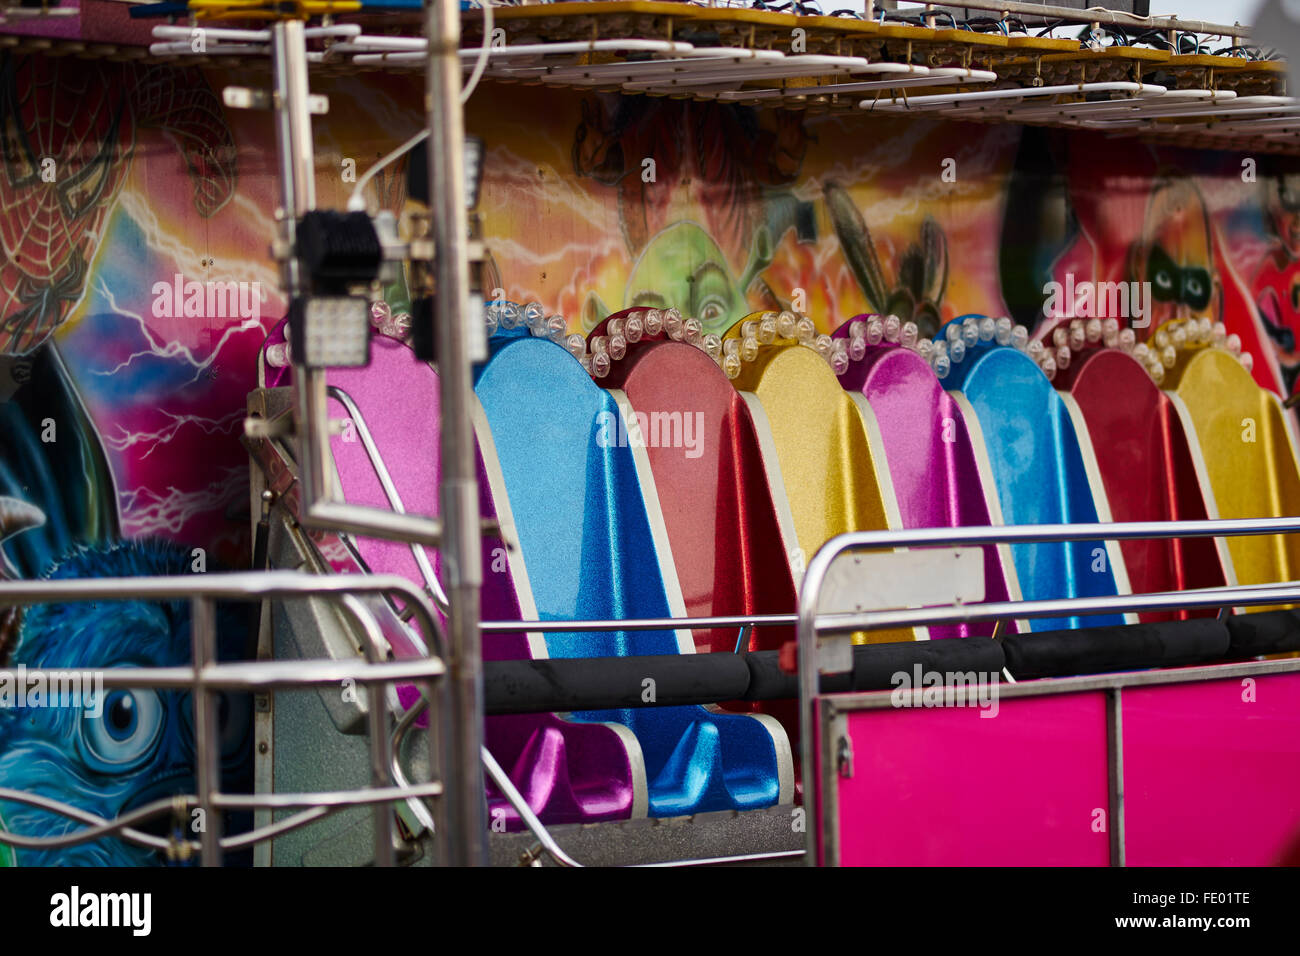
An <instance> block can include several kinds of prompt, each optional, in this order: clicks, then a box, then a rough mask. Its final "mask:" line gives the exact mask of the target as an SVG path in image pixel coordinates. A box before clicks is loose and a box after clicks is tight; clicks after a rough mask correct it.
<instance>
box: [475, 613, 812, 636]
mask: <svg viewBox="0 0 1300 956" xmlns="http://www.w3.org/2000/svg"><path fill="white" fill-rule="evenodd" d="M798 623H799V615H798V614H723V615H715V616H713V617H644V618H629V619H627V620H615V619H608V620H600V619H592V620H585V621H481V622H479V629H480V630H481V631H483V633H485V634H501V633H507V632H513V631H547V632H549V631H619V630H623V631H661V630H674V629H676V628H694V629H704V628H714V627H728V628H730V627H745V626H754V627H777V626H787V627H789V626H793V625H795V624H798Z"/></svg>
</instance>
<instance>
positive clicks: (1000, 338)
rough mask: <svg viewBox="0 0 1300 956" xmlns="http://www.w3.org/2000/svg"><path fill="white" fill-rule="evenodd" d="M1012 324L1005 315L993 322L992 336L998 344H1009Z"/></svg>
mask: <svg viewBox="0 0 1300 956" xmlns="http://www.w3.org/2000/svg"><path fill="white" fill-rule="evenodd" d="M1012 325H1013V323H1012V321H1011V319H1009V318H1008V317H1007V316H1005V315H1004V316H1002V317H1001V318H1000V319H998V320H997V321H996V322H994V323H993V337H994V338H995V339H996V340H997V343H998V345H1010V344H1011V334H1012Z"/></svg>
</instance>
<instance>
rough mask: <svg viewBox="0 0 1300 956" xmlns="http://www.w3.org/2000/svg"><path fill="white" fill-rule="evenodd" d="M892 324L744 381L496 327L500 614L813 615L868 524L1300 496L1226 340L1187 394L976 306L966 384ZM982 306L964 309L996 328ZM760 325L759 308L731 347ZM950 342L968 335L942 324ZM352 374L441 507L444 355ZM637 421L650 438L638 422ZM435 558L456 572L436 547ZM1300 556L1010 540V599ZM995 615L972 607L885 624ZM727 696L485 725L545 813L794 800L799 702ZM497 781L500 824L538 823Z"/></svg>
mask: <svg viewBox="0 0 1300 956" xmlns="http://www.w3.org/2000/svg"><path fill="white" fill-rule="evenodd" d="M628 314H629V313H620V314H618V315H616V316H612V317H610V319H608V320H606V321H605V322H604V323H601V325H600V326H598V327H597V328H596V329H594V330H593V331H592V333H591V339H592V340H593V341H594V340H595V339H596V338H597V337H598V336H604V337H605V339H604V340H605V341H607V340H608V338H609V336H608V334H607V333H608V332H609V331H610V323H611V321H613V320H617V319H622V320H623V321H624V322H625V321H626V319H627V318H628ZM871 318H872V317H859V318H858V319H857V320H855V321H857V322H858V323H859V324H858V325H856V326H855V325H854V324H853V323H852V322H848V323H844V324H843V325H842V326H841V327H840V328H839V329H838V330H837V331H836V333H835V335H836V337H837V338H842V339H849V340H850V343H851V347H850V348H849V349H841V352H842V353H846V354H847V355H848V356H849V360H848V361H847V362H844V361H842V360H841V362H840V367H838V368H835V367H833V366H832V364H831V363H830V362H828V361H827V359H826V357H825V355H824V354H819V352H818V350H816V349H815V348H809V347H805V346H803V345H801V344H799V341H798V338H796V337H794V336H790V335H779V336H772V335H764V336H763V338H764V339H765V341H763V342H762V343H761V345H760V347H759V348H757V349H754V348H753V343H750V342H746V343H745V344H744V351H745V361H742V362H740V363H739V368H738V369H737V368H735V367H732V368H731V370H730V373H728V372H725V371H724V367H725V365H724V366H723V367H720V363H719V362H718V361H715V359H714V358H713V357H711V356H710V355H709V354H706V352H705V351H703V350H701V349H700V348H697V347H695V346H694V345H691V344H687V343H686V342H684V341H676V340H673V339H672V338H671V337H670V336H669V335H668V334H667V333H666V332H664V331H658V330H657V331H655V332H654V333H652V334H645V333H644V330H643V333H642V335H641V336H640V340H639V341H636V342H630V343H627V344H626V355H622V356H621V357H620V358H618V359H616V360H614V361H612V362H609V363H608V364H607V365H606V368H607V369H608V373H607V374H604V375H602V377H601V379H600V380H599V384H598V382H597V381H593V379H592V377H591V375H589V374H588V371H587V370H586V369H585V368H584V366H583V365H582V364H580V363H579V361H577V360H576V359H575V357H574V355H573V354H571V353H570V352H569V351H567V350H566V349H565V348H563V347H561V346H560V345H559V344H558V343H556V342H553V341H550V340H548V339H547V338H544V337H538V336H534V335H531V334H529V331H528V330H527V328H516V329H513V330H506V329H502V330H500V331H498V332H497V333H496V334H494V335H493V337H492V341H491V355H490V358H489V360H488V361H487V362H486V363H485V364H484V365H483V366H482V367H481V368H480V369H479V371H478V375H477V378H476V385H475V391H476V394H477V397H478V407H476V408H475V409H474V410H473V412H474V422H475V431H476V434H477V437H478V443H479V479H480V481H479V487H480V508H481V510H482V513H483V514H484V515H486V516H495V517H496V519H497V520H498V522H499V523H500V526H501V528H502V537H501V539H500V540H487V539H485V541H484V552H483V576H484V582H485V583H484V589H483V609H482V611H483V616H484V618H485V619H487V620H493V619H496V620H520V619H540V620H572V619H619V618H641V617H667V616H683V615H685V614H688V613H689V614H691V615H706V614H751V613H774V612H788V611H790V610H791V609H792V608H793V607H794V604H795V599H796V593H797V588H798V584H799V580H800V577H801V574H802V569H803V564H804V561H805V560H806V557H808V556H811V555H812V554H813V553H814V552H815V551H816V550H817V549H818V548H819V547H820V546H821V545H822V544H823V543H824V542H825V541H826V540H827V539H829V538H830V537H832V536H834V535H835V534H839V533H841V532H844V531H851V530H868V529H875V528H886V527H888V528H900V527H936V526H937V527H943V526H959V525H984V524H990V523H994V524H996V523H1004V522H1005V523H1008V524H1029V523H1058V522H1063V521H1097V520H1112V519H1113V520H1150V519H1162V518H1195V517H1207V516H1210V517H1213V516H1220V517H1260V516H1266V515H1276V514H1285V513H1287V512H1288V510H1290V509H1291V507H1292V506H1293V505H1294V504H1300V480H1298V479H1297V468H1296V463H1295V462H1296V458H1295V454H1294V451H1293V449H1292V447H1291V439H1290V432H1289V430H1288V428H1287V426H1286V420H1285V416H1284V414H1283V413H1282V410H1281V408H1280V406H1279V404H1278V402H1277V399H1276V397H1275V396H1272V395H1270V394H1269V393H1266V392H1262V391H1261V390H1260V389H1259V388H1258V387H1257V386H1255V385H1254V383H1253V381H1252V380H1251V379H1250V376H1249V373H1248V372H1246V371H1245V370H1244V369H1243V368H1242V366H1241V364H1240V363H1239V362H1238V361H1237V359H1236V358H1234V357H1233V356H1232V355H1230V354H1229V353H1228V352H1227V351H1225V350H1223V349H1216V348H1212V347H1207V348H1202V349H1198V350H1191V349H1188V350H1186V351H1185V352H1183V353H1180V354H1178V355H1177V357H1176V362H1175V365H1174V368H1173V369H1171V370H1170V374H1169V377H1168V378H1167V379H1166V381H1165V383H1164V384H1165V386H1166V390H1162V389H1161V388H1160V387H1158V386H1157V385H1156V383H1155V382H1154V381H1153V380H1152V378H1151V377H1150V375H1149V374H1148V371H1147V370H1146V369H1144V368H1143V367H1142V365H1141V364H1140V363H1139V362H1138V361H1137V360H1136V359H1135V358H1134V357H1133V356H1132V354H1130V352H1128V351H1125V350H1122V349H1119V348H1105V347H1101V346H1100V344H1099V343H1094V342H1085V343H1084V347H1083V348H1080V349H1078V350H1077V351H1076V353H1075V360H1074V361H1073V362H1072V363H1071V365H1070V367H1069V368H1068V369H1063V370H1062V371H1061V373H1058V374H1057V376H1056V378H1055V385H1056V386H1057V387H1056V388H1054V387H1053V382H1052V381H1049V379H1048V377H1047V376H1046V375H1045V374H1044V373H1043V370H1042V366H1041V363H1040V362H1036V361H1035V358H1034V357H1032V355H1031V354H1030V353H1029V352H1028V351H1027V350H1026V349H1025V348H1024V347H1023V345H1024V343H1023V342H1014V343H1012V342H1003V341H1000V339H1003V338H1005V336H1002V335H1000V334H999V335H994V336H991V337H983V336H981V335H979V334H978V333H979V328H978V325H979V321H980V319H982V317H974V318H975V319H976V325H977V329H976V335H975V336H973V337H974V338H975V341H974V342H973V343H971V344H970V347H969V348H968V349H964V350H963V351H964V352H965V354H964V355H963V356H962V357H961V360H960V361H958V362H952V363H950V367H949V368H948V369H945V370H944V371H945V373H946V374H945V376H944V378H943V379H942V380H941V379H940V378H939V377H938V375H937V374H936V371H935V365H934V363H933V362H932V361H931V360H930V359H928V358H927V357H926V356H923V355H922V354H921V353H920V352H918V351H917V350H916V349H914V348H908V347H904V346H903V345H900V344H898V343H897V342H892V341H888V340H887V339H881V338H880V336H879V335H878V334H877V335H871V336H869V337H868V341H867V343H866V344H865V345H864V344H863V342H861V341H854V340H861V339H862V338H863V325H862V324H861V323H863V322H867V323H870V321H871ZM760 319H761V317H760V316H752V317H750V318H749V319H748V321H749V322H758V321H759V320H760ZM965 319H966V317H963V319H958V320H955V321H956V328H957V329H958V330H959V332H958V334H963V333H964V334H966V335H967V336H968V337H971V336H970V323H969V322H967V321H965ZM987 326H988V323H987V322H985V323H984V331H987ZM753 330H754V326H752V325H751V326H746V325H745V324H744V323H737V325H736V327H735V328H733V329H732V330H731V331H729V332H728V334H727V336H726V337H725V338H729V339H737V338H742V339H743V338H745V337H747V336H746V335H745V333H746V332H749V333H751V334H752V332H753ZM785 331H789V330H788V329H786V330H785ZM891 337H893V336H891ZM938 338H939V339H942V340H945V341H949V342H951V341H953V340H954V338H955V337H954V336H953V334H952V333H951V332H949V331H948V330H947V329H943V330H940V336H939V337H938ZM873 340H874V341H873ZM620 352H621V350H620ZM737 352H738V350H737V349H736V348H735V346H734V344H733V345H732V346H728V353H727V354H729V355H732V354H737ZM601 371H602V372H603V371H604V369H601ZM837 372H839V373H840V374H839V375H838V376H837V374H836V373H837ZM729 374H734V377H733V378H729ZM329 379H330V382H331V384H333V385H337V386H339V387H340V388H342V389H344V390H345V391H347V392H348V393H349V394H350V395H352V397H353V398H354V400H355V401H356V402H357V404H358V405H359V406H360V407H361V409H362V410H363V412H364V413H365V415H366V418H367V421H368V424H369V426H370V429H371V431H372V432H373V433H374V437H375V441H376V444H377V445H378V447H379V450H380V453H381V454H382V455H383V457H384V459H385V462H386V464H387V467H388V469H389V471H390V472H391V474H392V477H393V481H394V484H395V485H396V486H397V487H398V489H399V490H400V492H401V495H402V498H403V500H404V504H405V506H406V508H407V510H409V511H414V512H419V513H425V514H430V513H437V510H438V508H437V501H436V488H437V487H438V484H437V480H438V477H439V464H438V441H437V438H438V425H439V421H440V417H439V411H438V391H437V378H436V373H435V372H434V371H433V369H432V368H430V367H429V366H428V365H425V364H423V363H420V362H417V361H414V360H413V357H412V355H411V353H410V351H409V349H408V348H407V347H406V346H405V345H403V344H402V343H400V342H397V341H394V340H392V339H388V338H383V337H377V338H376V339H375V341H374V347H373V349H372V362H371V365H370V366H369V367H368V368H365V369H337V370H331V372H330V374H329ZM269 384H276V382H270V383H269ZM602 386H603V387H602ZM335 413H336V414H339V415H340V417H343V415H344V411H343V409H341V408H336V409H335ZM637 413H640V414H641V417H642V425H641V427H640V428H639V431H640V432H641V434H640V438H641V439H642V440H640V441H638V440H637V434H636V432H637V429H636V428H635V427H629V423H631V422H635V421H636V420H637ZM1246 418H1251V419H1253V420H1255V421H1257V422H1258V423H1259V424H1258V428H1257V432H1256V433H1255V435H1254V437H1255V441H1253V442H1243V441H1242V440H1241V436H1240V435H1239V431H1240V428H1241V426H1240V425H1238V426H1237V429H1236V430H1235V431H1234V430H1233V429H1232V428H1229V427H1227V426H1226V425H1225V424H1224V422H1225V421H1227V422H1228V424H1229V425H1230V424H1231V423H1232V422H1233V421H1236V422H1238V423H1239V422H1241V421H1242V420H1243V419H1246ZM1229 439H1232V443H1231V447H1228V442H1229ZM333 451H334V454H335V459H336V463H337V467H338V471H339V478H340V481H341V485H342V488H343V491H344V494H345V496H346V498H347V499H348V500H349V501H353V502H356V503H361V504H373V505H379V506H387V504H388V502H387V500H386V498H385V497H384V495H383V492H382V489H381V488H380V487H379V485H378V483H377V481H376V480H375V478H374V473H373V469H372V466H371V463H370V462H369V460H368V458H366V456H365V452H364V449H362V448H361V446H360V445H359V444H358V443H355V442H349V441H348V440H347V433H346V432H345V433H344V434H343V435H341V436H340V437H338V438H336V439H335V440H334V442H333ZM1269 476H1272V477H1269ZM1292 513H1294V512H1292ZM1279 540H1280V539H1279ZM1238 543H1241V546H1240V547H1238V546H1237V545H1238ZM358 547H359V549H360V550H361V551H362V553H363V556H364V558H365V560H366V563H367V565H368V566H369V567H370V569H372V570H374V571H387V572H393V573H400V574H405V575H406V576H408V577H411V578H412V579H414V580H417V581H418V580H420V572H419V568H418V566H417V564H416V562H415V561H414V559H413V557H412V554H411V552H410V550H408V549H407V548H406V547H405V546H404V545H395V544H393V543H391V542H380V541H368V540H363V541H359V542H358ZM1099 548H1100V549H1101V551H1100V552H1099V551H1098V550H1097V549H1099ZM429 557H430V559H431V561H432V562H433V563H434V564H435V567H436V565H437V560H438V557H437V555H436V553H434V552H432V551H430V552H429ZM1293 561H1294V558H1293V557H1292V555H1291V552H1290V551H1289V550H1287V549H1286V548H1285V547H1282V546H1280V545H1279V544H1278V543H1277V541H1275V540H1271V539H1268V538H1253V539H1246V538H1235V539H1231V544H1230V545H1229V548H1228V549H1224V548H1221V547H1216V546H1215V544H1214V543H1213V542H1212V541H1208V540H1200V541H1197V540H1190V541H1183V542H1177V541H1175V542H1154V543H1147V542H1125V543H1124V544H1123V545H1122V546H1121V547H1120V548H1118V549H1117V548H1116V547H1115V546H1114V545H1110V546H1106V545H1104V544H1102V543H1094V542H1082V543H1077V544H1063V545H1018V546H1014V547H1012V548H998V547H993V546H990V547H988V548H986V562H985V569H986V599H988V600H1002V599H1007V598H1013V599H1014V598H1019V597H1021V596H1023V597H1025V598H1030V599H1036V598H1055V597H1064V596H1078V595H1092V594H1114V593H1123V592H1125V591H1127V590H1128V589H1129V588H1130V587H1131V588H1132V590H1134V591H1139V592H1141V591H1150V590H1167V589H1172V588H1177V587H1197V586H1207V585H1211V584H1216V583H1217V584H1222V583H1227V582H1232V581H1234V580H1237V579H1239V580H1240V581H1241V583H1256V582H1261V583H1262V582H1265V581H1272V580H1286V579H1288V578H1289V577H1290V576H1291V575H1290V574H1289V571H1290V568H1291V567H1293V566H1294V565H1293ZM1234 569H1236V571H1235V573H1234ZM1126 619H1128V618H1127V617H1121V616H1114V617H1109V618H1108V617H1100V618H1098V617H1092V618H1090V619H1087V620H1086V623H1087V624H1088V625H1089V626H1105V625H1115V624H1122V623H1124V621H1125V620H1126ZM1155 619H1157V618H1156V617H1155V616H1151V617H1144V620H1155ZM1083 623H1085V620H1084V619H1080V618H1065V619H1056V620H1036V621H1033V622H1020V624H1019V626H1017V625H1016V624H1014V623H1012V624H1011V625H1010V629H1011V630H1013V631H1014V630H1017V629H1020V630H1031V631H1040V630H1055V629H1060V628H1068V627H1077V626H1079V625H1081V624H1083ZM989 633H990V625H982V626H981V625H969V626H960V627H950V628H932V629H929V630H928V631H927V629H924V628H916V629H909V630H907V631H887V632H879V633H875V634H872V635H870V636H869V638H868V637H866V636H863V637H862V639H864V640H865V639H870V640H872V641H886V642H897V641H905V640H912V639H918V638H922V639H923V638H925V637H931V638H947V637H957V638H960V637H968V636H987V635H988V634H989ZM792 636H793V635H792V634H791V632H790V630H789V629H780V628H758V629H755V630H754V631H753V632H752V633H751V634H750V635H749V636H748V639H747V641H746V643H745V646H744V647H738V646H737V635H736V632H735V631H733V630H711V631H710V630H700V631H697V632H695V633H694V634H692V633H691V632H689V631H684V630H678V631H606V632H599V633H591V632H587V633H518V634H512V635H497V634H492V635H486V636H485V638H484V642H483V648H484V657H485V659H488V660H510V659H540V658H584V657H585V658H595V657H637V656H646V655H654V656H660V655H674V654H689V653H693V652H695V651H696V650H697V649H699V650H704V651H719V652H736V651H739V650H748V651H771V650H774V649H776V648H779V647H780V646H781V645H782V644H783V643H785V642H786V641H788V640H790V639H791V638H792ZM725 708H726V709H725V710H723V709H722V708H720V707H716V706H699V705H694V704H692V705H686V706H670V707H654V708H624V709H617V710H598V711H579V712H572V713H568V714H566V715H564V716H560V715H556V714H502V715H497V716H490V717H488V718H487V738H488V745H489V748H490V749H491V750H492V751H493V753H494V754H495V755H496V757H497V759H498V761H499V762H500V763H501V764H502V765H503V766H504V767H505V768H506V769H507V770H508V771H509V772H510V774H511V777H512V778H513V779H514V781H515V782H516V785H517V786H518V787H519V789H520V790H521V791H522V792H523V794H524V796H525V797H526V798H527V799H528V801H529V804H530V806H532V807H533V809H534V811H535V812H537V813H538V814H539V816H541V817H542V819H543V820H545V821H547V822H590V821H598V820H609V819H623V818H628V817H633V816H642V815H646V814H648V815H651V816H672V815H680V814H687V813H694V812H699V811H704V810H717V809H746V808H754V807H762V806H768V805H772V804H776V803H788V802H790V801H791V800H792V799H793V797H794V792H795V785H796V774H797V762H796V761H795V760H794V758H793V754H792V748H791V741H796V740H797V723H796V719H795V707H794V702H793V701H790V700H748V701H734V702H731V703H729V704H726V705H725ZM491 796H492V799H493V811H494V816H498V817H504V818H505V819H506V820H507V821H508V822H509V823H510V824H511V825H512V826H517V825H518V820H517V819H516V818H515V814H514V811H513V810H512V809H511V808H509V806H508V805H507V804H505V802H504V801H503V800H501V798H500V796H499V795H497V794H492V795H491Z"/></svg>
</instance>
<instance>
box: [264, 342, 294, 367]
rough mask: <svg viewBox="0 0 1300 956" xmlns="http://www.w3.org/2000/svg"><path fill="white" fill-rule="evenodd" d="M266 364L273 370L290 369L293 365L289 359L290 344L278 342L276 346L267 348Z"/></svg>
mask: <svg viewBox="0 0 1300 956" xmlns="http://www.w3.org/2000/svg"><path fill="white" fill-rule="evenodd" d="M266 364H267V365H269V366H271V368H288V367H289V365H290V364H292V363H291V362H290V359H289V343H288V342H276V343H275V344H274V345H268V346H267V347H266Z"/></svg>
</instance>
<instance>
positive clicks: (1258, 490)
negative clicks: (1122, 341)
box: [1150, 320, 1300, 584]
mask: <svg viewBox="0 0 1300 956" xmlns="http://www.w3.org/2000/svg"><path fill="white" fill-rule="evenodd" d="M1150 344H1152V345H1154V346H1155V347H1156V349H1157V350H1158V351H1159V353H1161V354H1163V355H1164V356H1165V357H1167V358H1169V359H1172V362H1171V363H1168V364H1167V365H1166V368H1165V369H1164V382H1163V384H1164V387H1165V389H1166V391H1167V393H1168V394H1169V396H1170V399H1171V401H1172V402H1173V405H1174V407H1175V408H1176V409H1177V410H1178V413H1179V417H1180V419H1181V420H1182V423H1183V427H1184V428H1185V429H1186V430H1187V432H1188V435H1189V437H1190V438H1191V439H1192V441H1191V445H1192V448H1193V451H1194V457H1196V458H1197V459H1198V469H1200V473H1201V474H1203V475H1204V476H1205V481H1206V483H1207V487H1208V491H1209V493H1210V494H1207V498H1210V496H1211V495H1212V504H1213V510H1212V511H1211V517H1217V518H1280V517H1287V516H1294V515H1297V514H1300V467H1297V464H1296V445H1295V436H1294V435H1293V434H1292V431H1291V422H1290V421H1289V416H1288V415H1287V414H1286V412H1285V411H1284V410H1283V408H1282V403H1281V401H1280V400H1279V399H1278V397H1277V395H1275V394H1274V393H1273V392H1272V391H1270V390H1268V389H1266V388H1261V387H1260V386H1259V385H1258V384H1257V382H1256V380H1255V378H1254V377H1253V376H1252V374H1251V367H1252V365H1253V361H1252V356H1251V355H1250V353H1248V352H1246V353H1243V352H1241V343H1240V342H1239V341H1238V340H1237V337H1236V336H1235V335H1225V330H1224V328H1223V326H1222V324H1221V323H1215V324H1213V325H1208V328H1207V324H1203V323H1201V322H1200V321H1199V320H1198V321H1197V322H1196V323H1195V328H1193V323H1192V322H1191V321H1186V322H1173V323H1168V324H1167V325H1165V326H1163V327H1161V328H1160V329H1158V330H1157V331H1156V333H1155V335H1154V336H1153V337H1152V339H1151V340H1150ZM1166 350H1169V351H1166ZM1227 545H1228V552H1229V553H1230V554H1231V555H1232V567H1233V570H1234V571H1235V572H1236V576H1237V582H1238V583H1239V584H1269V583H1273V582H1276V581H1293V580H1295V579H1296V578H1297V577H1298V576H1300V540H1298V539H1297V538H1296V536H1295V535H1264V536H1259V535H1252V536H1246V537H1232V538H1228V539H1227Z"/></svg>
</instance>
